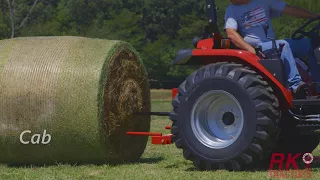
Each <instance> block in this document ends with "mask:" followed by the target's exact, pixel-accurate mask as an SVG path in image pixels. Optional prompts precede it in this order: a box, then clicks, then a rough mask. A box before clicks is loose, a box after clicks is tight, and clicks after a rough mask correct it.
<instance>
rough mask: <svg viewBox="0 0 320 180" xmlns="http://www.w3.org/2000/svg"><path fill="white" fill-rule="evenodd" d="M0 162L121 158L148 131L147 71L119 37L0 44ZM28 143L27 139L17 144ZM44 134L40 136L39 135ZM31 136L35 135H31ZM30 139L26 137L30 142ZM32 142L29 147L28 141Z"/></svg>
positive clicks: (135, 154) (141, 145) (141, 144)
mask: <svg viewBox="0 0 320 180" xmlns="http://www.w3.org/2000/svg"><path fill="white" fill-rule="evenodd" d="M0 102H1V103H0V162H2V163H8V164H53V163H68V164H75V163H77V164H82V163H94V164H101V163H112V164H115V163H123V162H133V161H136V160H137V159H139V158H140V156H141V155H142V153H143V152H144V149H145V147H146V143H147V140H148V138H147V137H141V136H140V137H137V136H128V135H126V132H127V131H149V130H150V117H147V116H136V115H134V113H135V112H138V111H150V106H151V105H150V88H149V83H148V78H147V73H146V71H145V68H144V66H143V63H142V61H141V60H140V58H139V56H138V54H137V53H136V51H135V50H134V49H133V48H132V47H131V46H130V45H129V44H128V43H125V42H121V41H111V40H101V39H89V38H81V37H28V38H16V39H10V40H2V41H0ZM25 130H29V131H31V133H30V132H26V133H25V134H24V135H23V136H22V140H23V142H25V143H26V142H27V141H29V144H23V143H22V142H21V140H20V135H21V133H22V132H24V131H25ZM44 132H46V134H49V135H50V137H51V141H50V143H48V144H46V143H47V142H48V140H49V136H48V135H47V136H45V139H43V133H44ZM37 134H38V135H37ZM31 140H33V141H31ZM32 143H33V144H32Z"/></svg>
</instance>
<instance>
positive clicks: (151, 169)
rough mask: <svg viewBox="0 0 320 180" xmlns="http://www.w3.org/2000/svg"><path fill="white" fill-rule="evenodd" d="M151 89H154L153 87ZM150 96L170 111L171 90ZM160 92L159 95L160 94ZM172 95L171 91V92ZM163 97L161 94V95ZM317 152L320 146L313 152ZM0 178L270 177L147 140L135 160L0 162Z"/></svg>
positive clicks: (157, 122) (159, 126)
mask: <svg viewBox="0 0 320 180" xmlns="http://www.w3.org/2000/svg"><path fill="white" fill-rule="evenodd" d="M152 92H154V91H152ZM157 93H158V95H157V96H156V97H157V98H155V96H153V99H154V100H155V101H154V102H153V104H152V105H153V106H152V110H153V111H170V110H171V101H170V100H169V99H168V98H167V95H168V94H170V93H169V92H168V91H164V93H163V94H166V95H163V96H162V95H161V93H159V92H158V91H157ZM159 94H160V95H159ZM170 96H171V95H170ZM162 97H164V98H162ZM166 125H171V122H170V120H169V119H167V118H156V117H153V119H152V125H151V127H152V128H151V131H157V132H163V133H169V132H168V130H165V129H164V127H165V126H166ZM313 154H314V155H318V156H319V155H320V148H319V147H318V149H317V150H315V151H314V152H313ZM312 171H313V172H312V179H320V166H318V167H314V168H313V169H312ZM0 179H152V180H153V179H181V180H184V179H199V180H200V179H210V180H212V179H218V180H219V179H223V180H229V179H231V180H232V179H236V180H247V179H255V180H263V179H271V178H270V177H269V174H268V171H256V172H229V171H225V170H218V171H211V172H209V171H198V170H196V169H194V166H193V164H192V162H190V161H187V160H185V159H184V158H183V156H182V151H181V150H179V149H177V148H176V147H175V145H166V146H161V145H152V144H151V142H150V140H149V143H148V145H147V148H146V150H145V153H144V154H143V156H142V157H141V159H140V160H139V162H137V163H132V164H125V165H120V166H110V165H101V166H96V165H82V166H69V165H56V166H48V167H21V168H17V167H8V166H6V165H0Z"/></svg>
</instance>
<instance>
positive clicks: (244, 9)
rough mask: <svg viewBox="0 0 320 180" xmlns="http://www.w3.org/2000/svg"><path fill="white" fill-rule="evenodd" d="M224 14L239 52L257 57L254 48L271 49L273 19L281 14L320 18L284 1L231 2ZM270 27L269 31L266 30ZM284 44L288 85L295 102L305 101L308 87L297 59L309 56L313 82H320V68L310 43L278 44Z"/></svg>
mask: <svg viewBox="0 0 320 180" xmlns="http://www.w3.org/2000/svg"><path fill="white" fill-rule="evenodd" d="M230 1H231V3H232V4H231V5H229V6H228V7H227V10H226V14H225V27H224V29H225V31H226V33H227V36H228V38H229V39H230V40H231V41H232V43H233V44H234V45H235V46H237V47H238V48H240V49H243V50H247V51H249V52H252V53H254V54H257V53H258V52H256V49H255V48H254V47H257V46H261V47H262V51H266V50H269V49H272V42H271V40H270V39H269V38H275V37H274V36H275V33H274V30H273V27H272V18H276V17H279V16H281V15H282V14H286V15H290V16H294V17H298V18H304V19H312V18H316V17H318V16H319V15H318V14H316V13H313V12H311V11H309V10H306V9H303V8H299V7H295V6H291V5H288V4H287V3H286V2H284V1H282V0H268V1H266V0H230ZM266 26H268V27H269V28H268V29H267V30H266V29H265V28H264V27H266ZM276 42H277V45H278V46H279V44H280V43H283V44H284V47H283V50H282V54H281V59H282V61H283V64H284V70H285V73H286V75H287V77H286V78H287V83H288V87H289V89H290V90H291V91H292V93H293V95H294V96H295V98H305V94H306V92H307V89H308V85H307V84H306V83H304V82H303V81H302V78H301V76H300V74H299V72H298V69H297V66H296V63H295V58H294V57H299V58H303V57H306V56H309V58H308V61H309V62H308V63H309V66H310V68H311V74H312V77H313V81H314V82H320V65H319V64H317V62H316V58H315V56H314V55H313V53H312V50H311V49H312V45H311V44H312V43H311V40H310V39H306V38H304V39H300V40H292V39H285V40H277V41H276Z"/></svg>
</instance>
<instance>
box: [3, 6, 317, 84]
mask: <svg viewBox="0 0 320 180" xmlns="http://www.w3.org/2000/svg"><path fill="white" fill-rule="evenodd" d="M205 2H206V1H205V0H19V1H18V0H16V1H15V0H0V8H1V12H0V39H7V38H11V37H21V36H66V35H68V36H84V37H89V38H102V39H111V40H124V41H127V42H129V43H131V44H132V45H133V46H134V48H136V49H137V51H138V52H139V53H140V55H141V57H142V58H143V61H144V63H145V65H146V67H147V71H148V73H149V77H150V78H151V79H157V80H172V79H181V78H184V77H185V76H186V75H188V74H190V73H191V72H192V71H193V70H194V68H192V67H181V66H172V65H171V62H172V61H173V60H174V58H175V56H176V52H177V51H178V50H179V49H181V48H192V43H191V42H192V38H193V37H194V36H201V35H202V33H203V31H204V26H205V25H207V18H206V8H205ZM286 2H288V3H289V4H292V5H296V6H300V7H305V8H308V9H310V10H312V11H314V12H320V1H319V0H299V1H297V0H287V1H286ZM228 4H229V1H225V0H216V5H217V6H218V7H219V11H218V25H219V27H220V30H222V26H223V23H224V21H223V18H224V13H225V8H226V7H227V5H228ZM303 22H304V20H300V19H295V18H292V17H281V18H278V19H276V20H275V21H274V25H275V31H276V34H277V37H278V39H281V38H285V37H290V36H291V34H292V33H293V31H294V30H295V29H296V28H298V27H299V26H300V25H301V24H302V23H303Z"/></svg>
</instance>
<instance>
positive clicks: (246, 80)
mask: <svg viewBox="0 0 320 180" xmlns="http://www.w3.org/2000/svg"><path fill="white" fill-rule="evenodd" d="M214 76H223V77H227V78H229V79H232V80H234V81H235V82H238V83H239V84H240V85H242V87H243V88H244V89H246V90H247V92H248V93H249V94H250V95H251V96H252V100H256V99H258V100H260V102H261V103H259V104H255V107H256V111H257V113H259V114H260V115H261V116H260V117H257V124H258V126H260V127H262V129H258V128H257V131H256V135H255V138H254V139H253V141H252V144H251V145H250V146H249V147H248V148H247V150H246V151H245V152H243V153H242V154H240V156H239V158H237V159H236V158H234V159H232V160H229V161H228V162H221V163H211V162H209V161H204V160H202V159H200V158H199V157H198V156H197V155H195V154H193V153H192V152H191V151H190V150H189V149H188V148H187V146H186V145H185V142H184V141H183V138H181V137H180V136H179V135H180V134H179V127H178V119H179V118H178V117H179V106H180V102H182V100H184V99H185V98H186V96H187V94H188V92H189V91H191V90H192V86H193V84H195V83H197V82H199V81H201V80H203V79H206V78H210V77H214ZM272 93H273V89H272V88H271V87H270V86H269V84H268V83H267V82H266V81H264V80H263V78H262V77H261V76H260V75H258V73H257V72H255V71H254V70H252V69H250V68H249V67H246V66H244V65H242V64H236V63H228V62H219V63H215V64H210V65H207V66H204V67H202V68H200V69H199V70H197V71H195V72H194V73H192V74H191V75H190V76H189V77H188V78H187V80H186V81H185V82H183V83H182V84H181V85H180V87H179V91H178V94H177V96H176V97H175V98H174V100H173V103H172V105H173V109H174V110H173V112H172V113H171V116H170V119H171V120H172V123H173V124H172V130H171V132H172V134H173V136H174V138H175V144H176V146H177V147H178V148H181V149H183V155H184V158H185V159H187V160H192V161H193V164H194V165H195V166H196V167H197V168H198V169H204V170H212V169H229V170H232V171H238V170H242V169H245V168H246V167H250V166H252V165H253V164H255V163H257V161H259V160H260V159H258V158H257V157H260V158H261V156H263V154H264V153H266V152H267V151H268V152H269V149H271V148H270V147H272V145H270V143H272V142H274V139H270V138H271V137H272V138H274V134H272V136H271V137H270V135H269V134H268V133H269V132H277V122H278V119H279V102H278V99H277V98H276V96H275V95H273V94H272Z"/></svg>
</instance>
